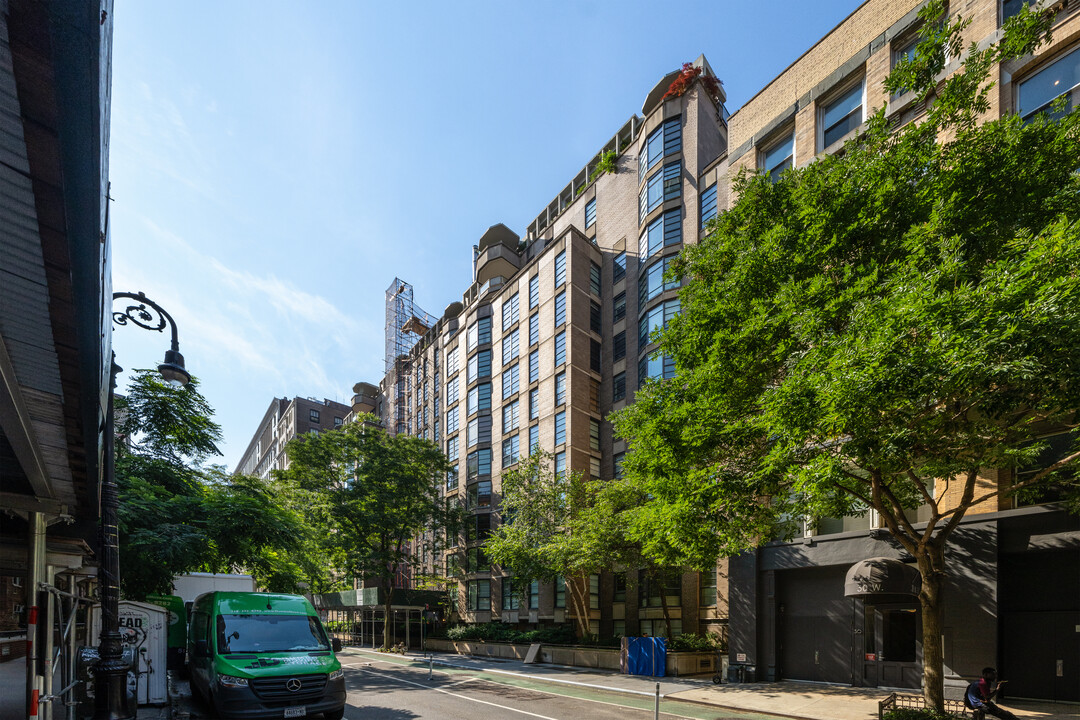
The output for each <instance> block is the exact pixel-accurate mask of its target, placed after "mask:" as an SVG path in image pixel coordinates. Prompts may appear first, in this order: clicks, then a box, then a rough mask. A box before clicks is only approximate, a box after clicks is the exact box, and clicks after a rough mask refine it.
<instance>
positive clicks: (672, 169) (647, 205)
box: [638, 162, 682, 223]
mask: <svg viewBox="0 0 1080 720" xmlns="http://www.w3.org/2000/svg"><path fill="white" fill-rule="evenodd" d="M680 195H682V163H681V162H673V163H668V164H667V165H665V166H664V169H663V170H660V171H658V172H656V173H655V174H654V175H653V176H652V177H650V178H649V181H648V182H647V183H645V185H644V186H643V187H642V188H641V192H640V193H639V194H638V222H639V223H640V222H645V216H646V215H648V214H649V213H650V212H652V211H653V210H655V209H656V208H658V207H660V206H661V205H662V204H663V203H665V202H667V201H668V200H677V199H678V198H679V196H680Z"/></svg>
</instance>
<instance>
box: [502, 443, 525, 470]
mask: <svg viewBox="0 0 1080 720" xmlns="http://www.w3.org/2000/svg"><path fill="white" fill-rule="evenodd" d="M520 457H521V453H520V451H519V444H518V436H517V435H511V436H510V437H507V438H503V442H502V464H503V467H504V468H507V467H509V466H511V465H513V464H514V463H516V462H517V461H518V459H519V458H520Z"/></svg>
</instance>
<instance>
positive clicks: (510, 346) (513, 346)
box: [502, 328, 521, 365]
mask: <svg viewBox="0 0 1080 720" xmlns="http://www.w3.org/2000/svg"><path fill="white" fill-rule="evenodd" d="M520 347H521V344H520V343H519V342H518V331H517V328H514V329H513V330H511V331H510V332H509V333H508V334H507V335H506V337H504V338H503V339H502V361H503V365H506V364H507V363H508V362H511V361H513V360H514V359H516V358H517V356H518V353H519V352H520Z"/></svg>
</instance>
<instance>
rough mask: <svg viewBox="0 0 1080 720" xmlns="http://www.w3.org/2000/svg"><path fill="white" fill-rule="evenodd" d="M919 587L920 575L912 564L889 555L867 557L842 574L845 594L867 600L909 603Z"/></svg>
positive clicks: (920, 585)
mask: <svg viewBox="0 0 1080 720" xmlns="http://www.w3.org/2000/svg"><path fill="white" fill-rule="evenodd" d="M920 587H922V578H921V577H920V576H919V571H918V569H917V568H916V567H915V566H914V565H906V564H904V563H902V562H900V561H899V560H893V559H892V558H883V557H876V558H867V559H866V560H860V561H859V562H857V563H855V564H854V565H852V566H851V567H850V568H848V571H847V575H846V576H845V577H844V595H845V596H847V597H854V598H860V599H862V600H866V601H867V602H873V603H879V604H880V603H889V602H911V600H912V598H914V597H917V596H918V594H919V588H920Z"/></svg>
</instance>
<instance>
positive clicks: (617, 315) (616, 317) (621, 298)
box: [611, 292, 626, 322]
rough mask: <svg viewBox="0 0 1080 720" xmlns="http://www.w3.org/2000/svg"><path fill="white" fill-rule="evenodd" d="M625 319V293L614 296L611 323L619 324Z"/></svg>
mask: <svg viewBox="0 0 1080 720" xmlns="http://www.w3.org/2000/svg"><path fill="white" fill-rule="evenodd" d="M624 317H626V293H624V292H621V293H619V294H618V295H616V296H615V308H614V311H613V315H612V318H611V322H619V321H620V320H622V319H623V318H624Z"/></svg>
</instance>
